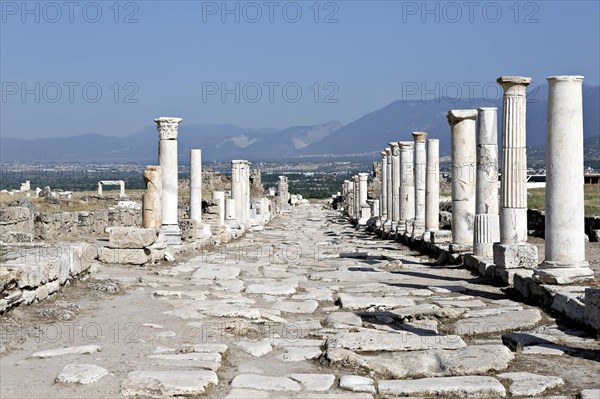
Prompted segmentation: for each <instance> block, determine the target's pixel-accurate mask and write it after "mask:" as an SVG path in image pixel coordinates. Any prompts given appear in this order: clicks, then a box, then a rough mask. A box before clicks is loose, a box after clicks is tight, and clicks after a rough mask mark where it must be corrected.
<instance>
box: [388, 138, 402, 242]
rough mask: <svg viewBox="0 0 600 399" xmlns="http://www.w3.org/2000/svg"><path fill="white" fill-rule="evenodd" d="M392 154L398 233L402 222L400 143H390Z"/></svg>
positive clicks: (394, 218)
mask: <svg viewBox="0 0 600 399" xmlns="http://www.w3.org/2000/svg"><path fill="white" fill-rule="evenodd" d="M388 144H389V145H390V149H391V152H392V225H391V231H392V232H393V233H395V232H396V230H397V228H398V222H399V221H400V147H399V145H398V142H391V143H388Z"/></svg>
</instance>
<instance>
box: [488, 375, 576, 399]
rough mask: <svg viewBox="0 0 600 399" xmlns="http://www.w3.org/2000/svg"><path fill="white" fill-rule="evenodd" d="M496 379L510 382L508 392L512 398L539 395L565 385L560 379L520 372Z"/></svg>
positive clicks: (498, 376)
mask: <svg viewBox="0 0 600 399" xmlns="http://www.w3.org/2000/svg"><path fill="white" fill-rule="evenodd" d="M496 377H497V378H499V379H501V380H503V379H506V380H510V381H511V384H510V386H509V387H508V392H510V394H511V395H513V396H529V397H530V396H533V395H540V394H542V393H544V392H545V391H547V390H549V389H552V388H556V387H559V386H561V385H564V383H565V382H564V381H563V379H562V378H560V377H553V376H545V375H539V374H532V373H521V372H517V373H504V374H498V375H497V376H496Z"/></svg>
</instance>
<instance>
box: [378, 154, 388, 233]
mask: <svg viewBox="0 0 600 399" xmlns="http://www.w3.org/2000/svg"><path fill="white" fill-rule="evenodd" d="M387 173H388V168H387V152H385V151H381V196H380V198H379V219H380V220H381V223H382V224H383V223H385V222H386V220H387V190H388V186H387V184H388V181H387Z"/></svg>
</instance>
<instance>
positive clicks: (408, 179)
mask: <svg viewBox="0 0 600 399" xmlns="http://www.w3.org/2000/svg"><path fill="white" fill-rule="evenodd" d="M398 144H399V145H400V220H399V221H398V229H397V232H398V234H406V233H408V234H410V233H411V231H412V223H413V220H414V218H415V174H414V159H415V157H414V148H415V145H414V143H413V142H412V141H400V142H399V143H398ZM409 226H410V230H409Z"/></svg>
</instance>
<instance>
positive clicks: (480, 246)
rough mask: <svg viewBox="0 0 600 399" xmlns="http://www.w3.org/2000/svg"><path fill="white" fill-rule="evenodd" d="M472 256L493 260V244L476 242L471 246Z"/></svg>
mask: <svg viewBox="0 0 600 399" xmlns="http://www.w3.org/2000/svg"><path fill="white" fill-rule="evenodd" d="M473 255H475V256H478V257H480V258H486V259H493V258H494V243H491V242H486V243H481V242H476V243H474V244H473Z"/></svg>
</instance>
